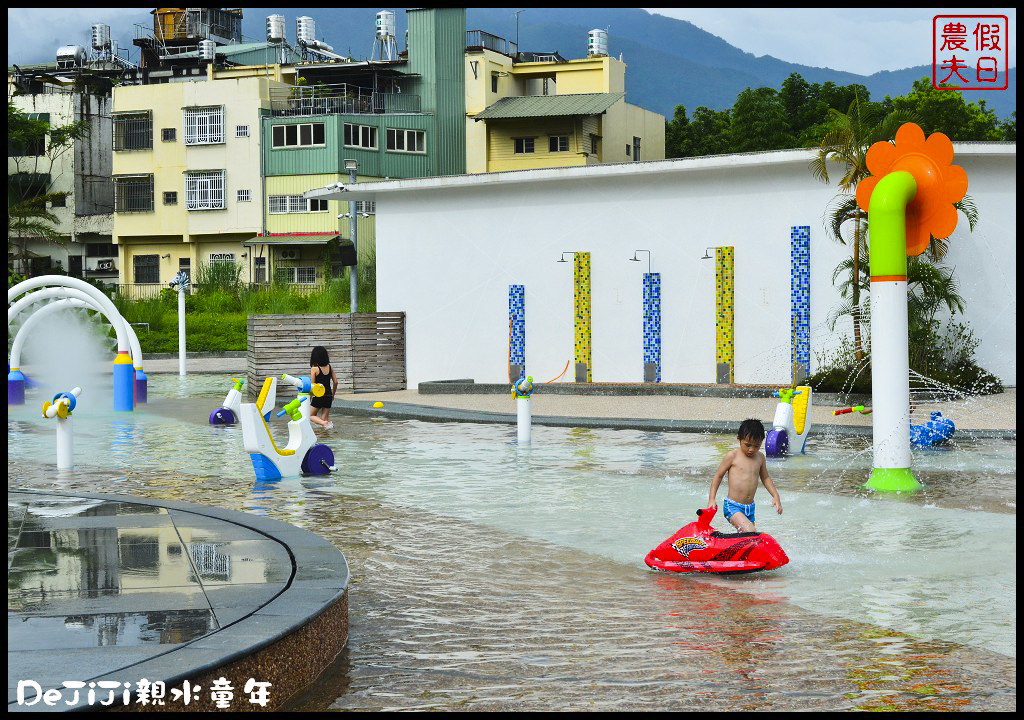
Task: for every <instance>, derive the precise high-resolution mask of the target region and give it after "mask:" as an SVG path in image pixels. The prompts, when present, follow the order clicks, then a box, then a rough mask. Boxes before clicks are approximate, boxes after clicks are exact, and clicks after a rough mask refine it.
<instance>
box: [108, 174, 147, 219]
mask: <svg viewBox="0 0 1024 720" xmlns="http://www.w3.org/2000/svg"><path fill="white" fill-rule="evenodd" d="M114 212H153V176H152V175H119V176H115V177H114Z"/></svg>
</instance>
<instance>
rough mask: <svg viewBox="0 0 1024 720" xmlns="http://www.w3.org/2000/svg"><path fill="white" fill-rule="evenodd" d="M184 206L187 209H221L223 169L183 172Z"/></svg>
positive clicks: (222, 202)
mask: <svg viewBox="0 0 1024 720" xmlns="http://www.w3.org/2000/svg"><path fill="white" fill-rule="evenodd" d="M185 207H186V209H188V210H223V209H224V171H223V170H206V171H202V172H189V173H185Z"/></svg>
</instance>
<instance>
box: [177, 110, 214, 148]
mask: <svg viewBox="0 0 1024 720" xmlns="http://www.w3.org/2000/svg"><path fill="white" fill-rule="evenodd" d="M184 114H185V144H186V145H211V144H214V143H222V142H224V107H223V106H219V105H218V106H211V107H189V108H185V110H184Z"/></svg>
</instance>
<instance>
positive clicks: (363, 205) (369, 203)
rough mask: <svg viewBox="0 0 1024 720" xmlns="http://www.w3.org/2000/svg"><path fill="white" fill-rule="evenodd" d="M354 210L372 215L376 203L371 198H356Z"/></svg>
mask: <svg viewBox="0 0 1024 720" xmlns="http://www.w3.org/2000/svg"><path fill="white" fill-rule="evenodd" d="M356 212H357V213H366V214H367V215H374V214H376V212H377V203H376V202H374V201H373V200H357V201H356Z"/></svg>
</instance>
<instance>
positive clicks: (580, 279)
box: [573, 252, 593, 382]
mask: <svg viewBox="0 0 1024 720" xmlns="http://www.w3.org/2000/svg"><path fill="white" fill-rule="evenodd" d="M575 263H576V264H575V271H574V273H573V288H574V290H573V312H574V315H575V326H574V327H575V336H576V362H577V363H586V364H587V382H593V377H592V373H591V366H590V253H588V252H585V253H575Z"/></svg>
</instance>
